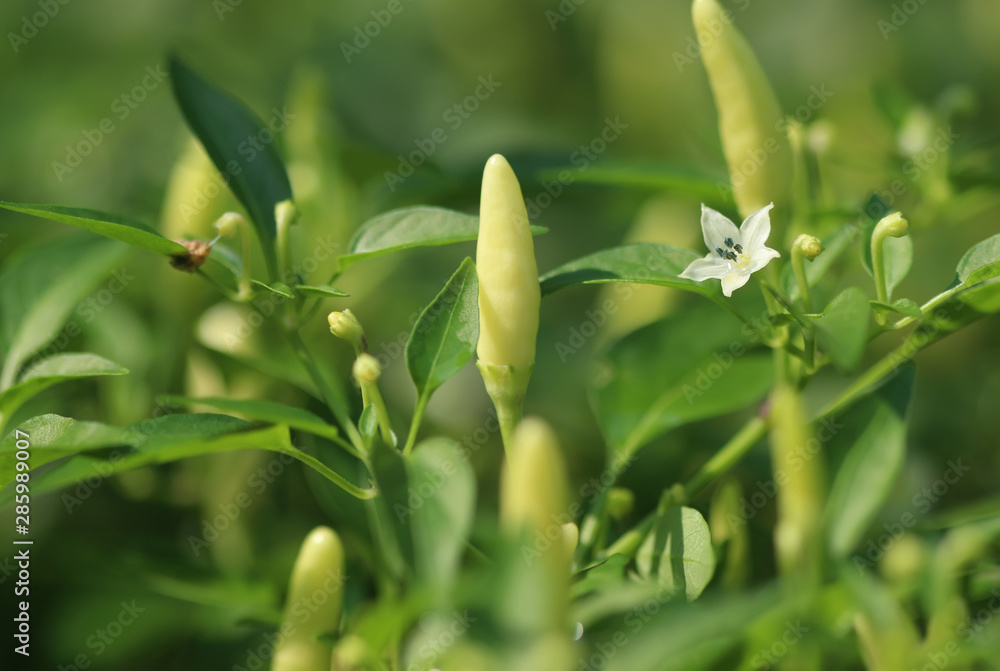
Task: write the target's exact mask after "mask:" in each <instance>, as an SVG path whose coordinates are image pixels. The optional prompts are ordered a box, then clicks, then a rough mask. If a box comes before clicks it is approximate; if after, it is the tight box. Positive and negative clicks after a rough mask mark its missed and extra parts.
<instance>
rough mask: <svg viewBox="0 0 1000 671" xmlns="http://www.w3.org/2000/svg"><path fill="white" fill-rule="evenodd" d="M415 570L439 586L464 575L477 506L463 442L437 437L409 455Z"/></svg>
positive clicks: (407, 461) (423, 578) (470, 470)
mask: <svg viewBox="0 0 1000 671" xmlns="http://www.w3.org/2000/svg"><path fill="white" fill-rule="evenodd" d="M406 470H407V473H408V481H409V500H408V503H407V508H408V510H407V512H406V513H405V514H406V517H408V518H409V520H408V521H409V524H410V527H411V530H412V534H413V551H414V562H415V567H414V568H415V569H416V575H417V577H418V578H419V579H421V580H424V581H426V582H427V583H429V584H432V585H435V586H438V587H440V586H442V585H447V584H450V583H452V582H454V581H455V580H456V579H457V578H458V575H459V568H460V563H461V559H462V554H463V552H464V551H465V542H466V540H467V539H468V537H469V533H470V532H471V531H472V522H473V517H474V515H475V510H476V478H475V475H474V474H473V472H472V466H470V465H469V460H468V458H464V457H463V455H462V453H461V451H460V450H459V448H458V445H456V444H455V442H454V441H452V440H450V439H447V438H432V439H430V440H427V441H424V442H422V443H420V444H418V445H417V446H416V449H415V450H414V451H413V453H412V454H410V455H408V456H407V457H406Z"/></svg>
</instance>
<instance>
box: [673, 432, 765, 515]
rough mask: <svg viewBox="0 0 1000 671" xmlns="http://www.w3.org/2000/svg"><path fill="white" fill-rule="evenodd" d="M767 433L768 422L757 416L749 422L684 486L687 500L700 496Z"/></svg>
mask: <svg viewBox="0 0 1000 671" xmlns="http://www.w3.org/2000/svg"><path fill="white" fill-rule="evenodd" d="M766 433H767V421H765V420H764V418H763V417H760V416H757V417H754V418H753V419H751V420H750V421H749V422H747V423H746V424H745V425H744V426H743V428H742V429H740V430H739V431H738V432H737V433H736V435H735V436H733V437H732V438H730V439H729V442H728V443H726V444H725V445H724V446H723V447H722V449H720V450H719V451H718V452H716V453H715V455H714V456H713V457H712V458H711V459H709V460H708V461H706V462H705V464H704V465H703V466H702V467H701V468H699V469H698V472H697V473H695V474H694V475H693V476H691V478H690V479H689V480H688V481H687V482H686V483H685V484H684V493H685V496H686V497H687V500H691V499H692V498H694V497H695V496H697V495H698V494H700V493H701V491H702V490H703V489H705V487H707V486H708V485H710V484H711V483H712V482H713V481H714V480H715V479H716V478H718V477H719V476H721V475H723V474H724V473H726V472H727V471H728V470H729V469H730V468H732V467H733V466H734V465H736V463H737V462H738V461H739V460H740V459H742V458H743V456H744V455H746V453H747V452H749V451H750V448H751V447H753V446H754V445H756V444H757V442H758V441H759V440H760V439H761V438H763V437H764V435H765V434H766Z"/></svg>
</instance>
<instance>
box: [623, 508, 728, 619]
mask: <svg viewBox="0 0 1000 671" xmlns="http://www.w3.org/2000/svg"><path fill="white" fill-rule="evenodd" d="M635 564H636V568H637V569H638V570H639V575H641V576H642V577H643V578H654V579H656V580H658V581H659V583H660V585H662V586H663V587H665V588H666V589H667V590H668V591H669V592H670V593H671V594H684V595H685V596H686V597H687V600H688V601H694V600H695V599H697V598H698V597H699V596H700V595H701V593H702V592H703V591H704V589H705V587H706V586H707V585H708V583H709V581H711V579H712V574H713V573H714V572H715V552H714V550H713V549H712V532H711V531H709V528H708V522H706V521H705V518H704V517H702V516H701V513H699V512H698V511H697V510H695V509H693V508H684V507H677V506H674V507H671V508H667V509H666V510H664V511H663V512H662V513H661V514H660V515H659V516H658V518H657V520H656V523H655V524H654V525H653V528H652V529H651V530H650V532H649V535H648V536H646V540H644V541H643V542H642V545H640V546H639V550H638V552H637V553H636V556H635Z"/></svg>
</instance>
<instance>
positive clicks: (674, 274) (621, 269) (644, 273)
mask: <svg viewBox="0 0 1000 671" xmlns="http://www.w3.org/2000/svg"><path fill="white" fill-rule="evenodd" d="M698 258H701V257H700V256H699V255H698V254H697V253H695V252H693V251H691V250H690V249H681V248H679V247H671V246H670V245H659V244H654V243H651V242H639V243H635V244H631V245H623V246H621V247H612V248H611V249H602V250H601V251H599V252H594V253H593V254H590V255H588V256H584V257H583V258H579V259H577V260H575V261H570V262H569V263H566V264H564V265H562V266H559V267H558V268H556V269H554V270H550V271H549V272H547V273H545V274H544V275H542V277H541V279H540V281H541V284H542V295H546V294H550V293H552V292H553V291H556V290H558V289H562V288H563V287H568V286H571V285H574V284H595V283H600V282H635V283H638V284H655V285H659V286H665V287H676V288H678V289H686V290H688V291H693V292H695V293H699V294H703V295H709V294H718V293H721V289H720V286H719V284H718V283H717V282H707V283H699V282H694V281H692V280H688V279H684V278H682V277H678V275H680V274H681V273H682V272H684V269H685V268H687V266H688V264H690V263H691V262H692V261H694V260H695V259H698Z"/></svg>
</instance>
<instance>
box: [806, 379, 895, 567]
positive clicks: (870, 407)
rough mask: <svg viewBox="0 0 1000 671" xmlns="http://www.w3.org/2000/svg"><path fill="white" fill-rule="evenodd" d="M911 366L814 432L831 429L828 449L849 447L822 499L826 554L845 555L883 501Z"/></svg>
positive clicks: (888, 491)
mask: <svg viewBox="0 0 1000 671" xmlns="http://www.w3.org/2000/svg"><path fill="white" fill-rule="evenodd" d="M913 377H914V366H913V364H912V363H910V364H907V365H906V366H905V367H904V368H903V369H902V370H901V371H900V372H899V373H898V374H897V375H896V377H894V378H893V379H892V380H891V381H890V382H889V383H888V384H886V385H884V386H883V387H881V388H880V389H879V390H878V391H877V392H876V393H875V394H872V395H871V396H868V397H866V398H865V399H863V400H862V401H860V402H859V403H858V404H857V405H855V406H853V407H852V408H851V410H850V411H849V412H848V414H847V415H846V416H845V417H843V418H842V421H843V422H844V423H843V425H840V423H839V421H838V418H836V417H833V418H829V419H827V420H824V421H823V423H822V424H821V425H818V426H817V432H818V435H819V436H820V437H821V438H822V432H823V431H826V432H827V433H830V434H832V436H831V437H830V438H828V440H830V441H831V442H830V445H829V448H828V449H827V451H828V452H830V453H832V454H836V453H837V452H838V451H840V446H849V451H848V452H847V455H846V456H845V457H844V461H843V463H842V464H841V465H840V467H839V468H838V469H837V476H836V479H835V480H834V482H833V487H832V488H831V490H830V496H829V499H828V500H827V508H826V517H827V537H828V543H829V548H830V554H831V555H832V556H834V557H836V558H843V557H846V556H847V555H848V554H849V553H850V552H851V551H852V550H853V549H854V548H855V547H856V546H857V545H858V543H859V542H860V541H861V540H862V538H863V535H864V533H865V532H866V531H867V530H868V528H869V526H870V525H871V523H872V520H874V519H875V516H876V515H877V514H878V512H879V510H880V509H881V508H882V506H883V505H884V504H885V502H886V501H887V500H888V498H889V495H890V494H891V492H892V488H893V485H894V484H895V482H896V478H897V477H898V476H899V473H900V471H901V470H902V468H903V461H904V460H905V457H906V408H907V406H908V405H909V402H910V395H911V392H912V390H913Z"/></svg>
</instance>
